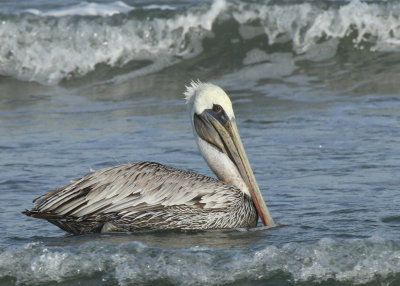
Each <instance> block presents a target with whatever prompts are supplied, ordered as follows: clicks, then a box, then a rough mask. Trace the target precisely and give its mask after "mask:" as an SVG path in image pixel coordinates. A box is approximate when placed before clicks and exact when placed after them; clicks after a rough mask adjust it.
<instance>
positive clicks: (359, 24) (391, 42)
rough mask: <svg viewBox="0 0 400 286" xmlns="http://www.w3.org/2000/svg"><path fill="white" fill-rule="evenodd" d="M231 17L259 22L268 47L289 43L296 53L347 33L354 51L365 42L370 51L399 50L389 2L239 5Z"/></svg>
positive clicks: (399, 33) (394, 10)
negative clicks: (267, 41)
mask: <svg viewBox="0 0 400 286" xmlns="http://www.w3.org/2000/svg"><path fill="white" fill-rule="evenodd" d="M233 17H234V18H235V19H236V20H237V21H238V22H239V23H241V24H242V25H244V24H250V23H252V22H254V21H260V23H261V26H262V28H263V30H264V33H265V34H266V35H267V36H268V40H269V44H274V43H282V42H292V43H293V46H294V49H295V51H296V52H298V53H303V52H306V51H308V50H309V49H310V48H313V47H314V46H315V45H318V43H320V42H321V41H323V40H324V39H342V38H345V37H347V36H350V35H351V34H352V35H353V37H354V38H353V43H354V46H355V47H358V48H363V44H365V43H368V44H370V45H371V48H370V49H371V50H372V51H399V50H400V6H399V5H396V4H391V3H366V2H361V1H360V0H353V1H350V2H349V3H347V4H345V5H342V6H339V7H337V6H334V5H332V6H331V7H329V8H322V7H320V6H319V5H315V3H314V4H313V3H300V4H293V5H261V4H244V3H241V4H240V5H238V7H237V8H236V9H235V11H234V12H233ZM258 34H259V33H256V34H255V35H258ZM354 35H355V36H354ZM247 38H248V36H247Z"/></svg>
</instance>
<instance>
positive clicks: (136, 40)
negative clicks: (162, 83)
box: [0, 0, 400, 84]
mask: <svg viewBox="0 0 400 286" xmlns="http://www.w3.org/2000/svg"><path fill="white" fill-rule="evenodd" d="M399 22H400V6H399V5H396V3H391V2H384V3H381V2H380V3H365V2H360V1H358V0H355V1H351V2H349V3H342V4H337V3H336V4H329V3H325V4H318V3H314V2H307V3H290V2H288V3H282V4H272V3H269V4H268V3H267V4H265V3H264V4H260V3H247V2H242V1H235V2H227V1H224V0H215V1H214V2H212V3H203V4H196V5H192V6H185V7H184V8H180V9H174V7H173V6H168V5H147V6H131V5H128V4H126V3H124V2H122V1H118V2H113V3H108V4H98V3H88V2H83V3H80V4H77V5H75V6H70V7H63V8H59V9H56V10H49V11H38V10H28V11H25V13H20V14H16V15H1V19H0V38H1V42H2V44H1V46H0V75H4V76H11V77H14V78H17V79H19V80H24V81H36V82H39V83H43V84H58V83H59V82H60V81H62V80H68V79H74V78H80V77H82V76H84V75H86V74H88V73H90V72H92V71H94V70H96V68H98V67H101V66H103V67H104V66H107V67H111V68H121V67H126V66H127V63H130V62H135V63H137V64H135V65H131V66H130V68H129V69H128V68H127V69H126V70H125V72H124V73H123V75H122V76H120V77H119V79H121V80H127V79H130V78H134V77H138V76H142V75H146V74H149V73H154V72H157V71H159V70H161V69H164V68H166V67H170V66H173V65H176V64H178V63H181V62H182V61H185V60H187V59H191V58H194V57H196V56H198V55H200V54H203V53H206V52H208V51H207V50H205V49H204V44H205V41H206V40H208V41H211V45H212V46H213V49H214V50H215V49H220V50H221V53H222V52H226V49H227V48H228V49H232V50H233V49H235V45H236V44H237V43H242V42H244V43H247V42H248V43H249V46H247V51H251V50H253V49H256V48H259V46H258V44H256V45H255V46H251V45H250V43H252V42H251V40H252V39H254V38H256V37H258V38H261V39H263V41H265V43H267V44H268V46H269V47H271V46H274V45H277V44H279V45H282V44H285V45H289V46H290V47H291V49H292V51H293V53H295V54H296V55H304V57H303V59H308V60H324V59H326V58H329V57H332V56H335V54H336V52H337V48H338V46H339V45H340V44H343V43H346V45H348V44H347V43H348V42H350V47H349V48H353V49H360V50H363V49H367V50H368V51H369V52H398V51H399V50H400V25H399ZM232 23H235V24H232ZM227 35H228V36H229V37H230V38H227V40H226V41H224V42H223V44H221V43H222V42H221V41H219V39H220V38H224V37H226V36H227ZM230 35H232V36H230ZM237 37H239V38H237ZM228 43H229V45H230V46H226V45H227V44H228ZM111 77H113V76H112V75H111Z"/></svg>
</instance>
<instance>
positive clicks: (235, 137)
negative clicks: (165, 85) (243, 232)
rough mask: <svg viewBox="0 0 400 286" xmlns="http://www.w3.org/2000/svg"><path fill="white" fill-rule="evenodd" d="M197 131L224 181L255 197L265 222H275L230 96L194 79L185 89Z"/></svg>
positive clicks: (212, 165)
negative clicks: (242, 137) (240, 132)
mask: <svg viewBox="0 0 400 286" xmlns="http://www.w3.org/2000/svg"><path fill="white" fill-rule="evenodd" d="M185 97H186V102H187V104H188V110H189V114H190V119H191V122H192V128H193V133H194V136H195V139H196V142H197V145H198V147H199V149H200V152H201V154H202V155H203V157H204V159H205V160H206V162H207V164H208V166H209V167H210V169H211V170H212V171H213V172H214V173H215V174H216V175H217V177H218V178H219V179H220V180H223V181H225V182H227V183H229V184H232V185H234V186H236V187H237V188H239V189H240V190H242V191H243V192H244V193H246V194H247V195H249V196H251V197H252V199H253V201H254V204H255V206H256V208H257V212H258V215H259V216H260V218H261V220H262V222H263V223H264V225H274V221H273V219H272V217H271V215H270V214H269V211H268V208H267V206H266V204H265V202H264V199H263V197H262V195H261V192H260V189H259V187H258V185H257V181H256V179H255V177H254V174H253V170H252V169H251V167H250V163H249V160H248V159H247V156H246V152H245V151H244V147H243V144H242V141H241V139H240V136H239V131H238V129H237V126H236V120H235V114H234V113H233V108H232V103H231V101H230V99H229V97H228V95H227V94H226V93H225V92H224V91H223V90H222V89H221V88H220V87H218V86H216V85H213V84H210V83H202V82H200V81H197V82H192V83H191V85H190V86H188V87H187V90H186V92H185Z"/></svg>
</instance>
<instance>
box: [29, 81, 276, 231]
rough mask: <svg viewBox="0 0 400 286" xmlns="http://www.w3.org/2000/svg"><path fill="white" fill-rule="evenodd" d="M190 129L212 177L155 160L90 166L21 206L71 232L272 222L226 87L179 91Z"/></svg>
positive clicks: (201, 85)
mask: <svg viewBox="0 0 400 286" xmlns="http://www.w3.org/2000/svg"><path fill="white" fill-rule="evenodd" d="M185 97H186V102H187V105H188V111H189V115H190V119H191V123H192V129H193V134H194V137H195V139H196V143H197V145H198V147H199V150H200V152H201V154H202V155H203V157H204V159H205V161H206V162H207V164H208V166H209V167H210V168H211V170H212V171H213V172H214V173H215V175H216V176H217V177H218V179H214V178H211V177H207V176H203V175H200V174H197V173H194V172H189V171H183V170H178V169H175V168H171V167H168V166H164V165H162V164H159V163H153V162H138V163H130V164H124V165H119V166H114V167H110V168H105V169H101V170H98V171H94V172H91V173H89V174H87V175H85V176H84V177H82V178H80V179H77V180H75V181H74V182H72V183H71V184H69V185H67V186H64V187H61V188H59V189H57V190H55V191H52V192H49V193H47V194H44V195H42V196H40V197H38V198H36V199H35V200H34V201H33V202H34V204H35V207H34V208H33V209H30V210H25V211H24V214H26V215H28V216H31V217H35V218H41V219H46V220H48V221H49V222H50V223H53V224H55V225H56V226H58V227H60V228H61V229H63V230H65V231H67V232H70V233H74V234H85V233H96V232H127V231H129V232H134V231H147V230H165V229H182V230H200V229H223V228H242V227H254V226H256V225H257V221H258V217H260V218H261V220H262V222H263V223H264V225H273V224H274V221H273V219H272V217H271V216H270V214H269V211H268V208H267V206H266V205H265V202H264V199H263V197H262V195H261V192H260V190H259V188H258V185H257V182H256V179H255V177H254V174H253V171H252V169H251V167H250V163H249V161H248V159H247V156H246V153H245V151H244V148H243V145H242V142H241V140H240V136H239V132H238V129H237V126H236V121H235V115H234V113H233V108H232V103H231V101H230V99H229V97H228V96H227V94H226V93H225V92H224V91H223V90H222V89H221V88H220V87H218V86H216V85H213V84H210V83H201V82H200V81H198V82H192V83H191V85H190V86H188V87H187V90H186V92H185Z"/></svg>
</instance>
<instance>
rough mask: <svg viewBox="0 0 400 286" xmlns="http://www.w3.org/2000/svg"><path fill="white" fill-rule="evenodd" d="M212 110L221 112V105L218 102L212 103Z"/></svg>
mask: <svg viewBox="0 0 400 286" xmlns="http://www.w3.org/2000/svg"><path fill="white" fill-rule="evenodd" d="M212 109H213V111H214V112H215V113H221V112H222V110H223V109H222V107H221V105H219V104H214V105H213V108H212Z"/></svg>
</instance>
